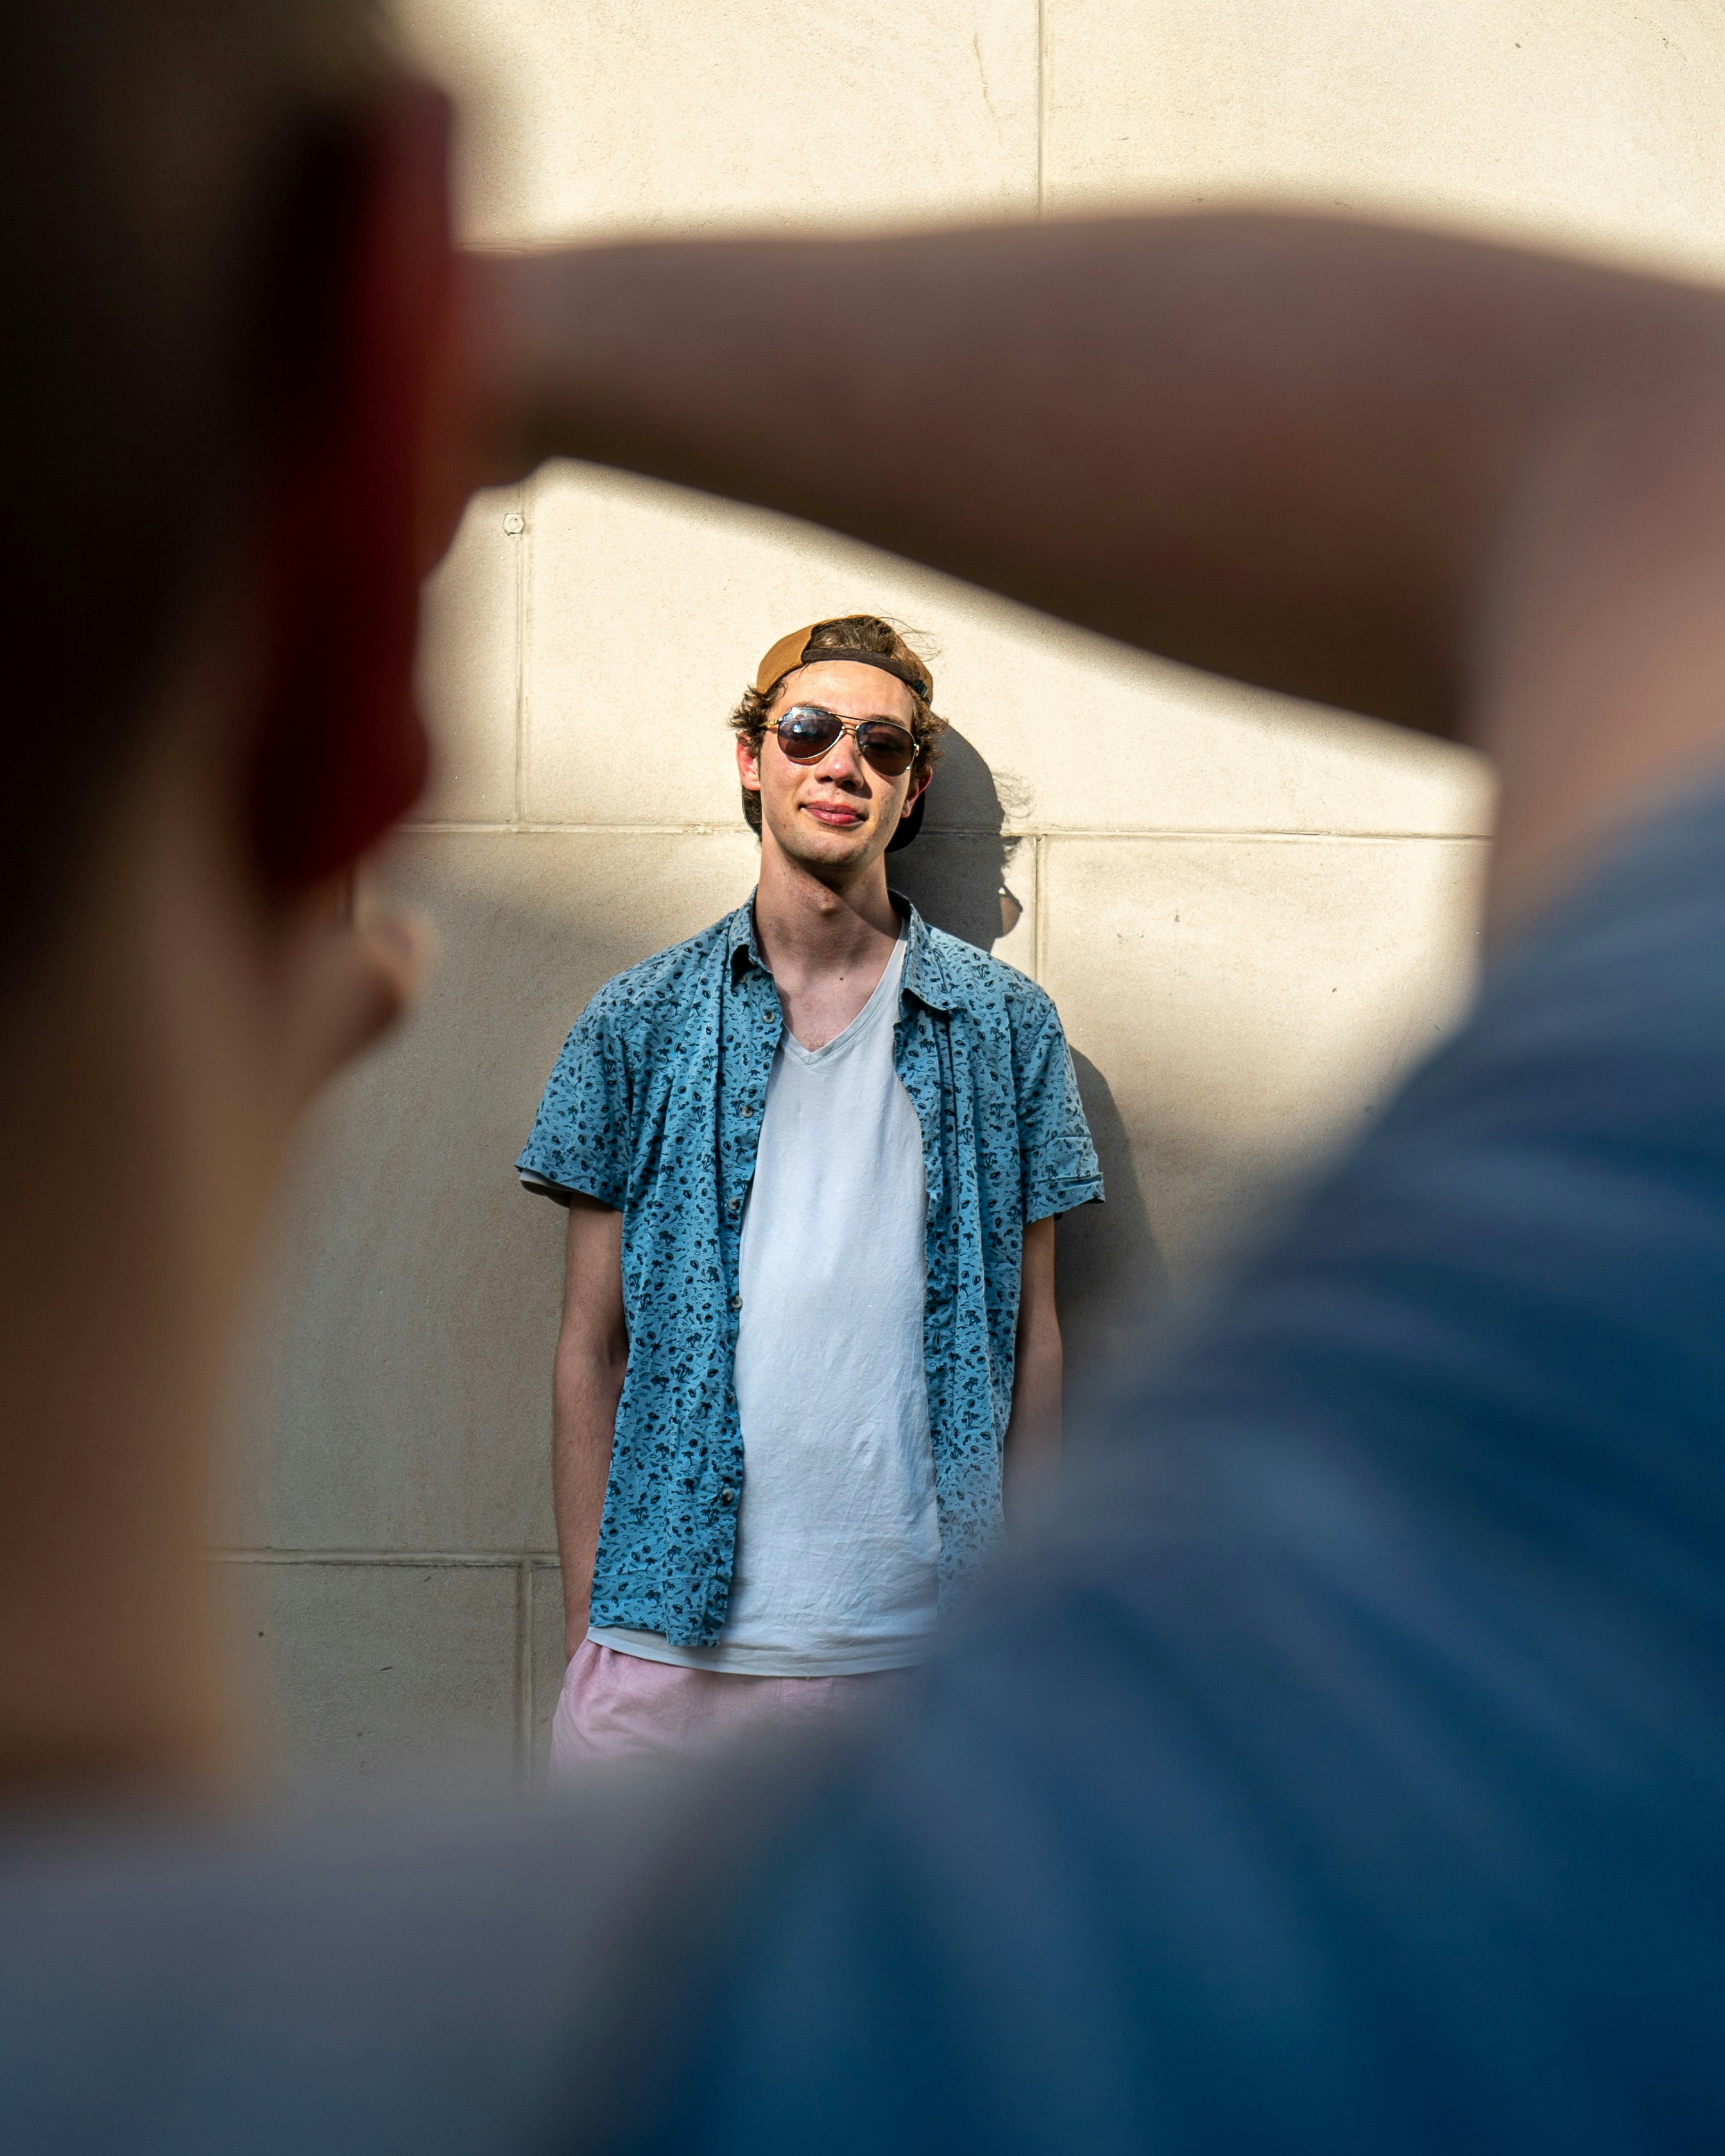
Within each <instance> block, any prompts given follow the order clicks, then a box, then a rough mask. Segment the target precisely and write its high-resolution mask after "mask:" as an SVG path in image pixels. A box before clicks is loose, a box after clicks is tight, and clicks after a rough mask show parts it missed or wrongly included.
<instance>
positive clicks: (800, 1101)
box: [516, 614, 1102, 1780]
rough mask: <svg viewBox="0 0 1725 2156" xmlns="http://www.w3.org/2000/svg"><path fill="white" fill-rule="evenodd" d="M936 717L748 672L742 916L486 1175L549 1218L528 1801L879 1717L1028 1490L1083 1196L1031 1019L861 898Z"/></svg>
mask: <svg viewBox="0 0 1725 2156" xmlns="http://www.w3.org/2000/svg"><path fill="white" fill-rule="evenodd" d="M933 695H934V678H933V675H932V673H931V672H930V671H929V669H928V667H927V664H926V662H925V661H924V660H922V659H921V658H919V657H918V655H917V654H916V652H915V651H913V650H912V649H911V647H910V645H909V644H906V642H905V640H904V639H903V638H902V637H901V636H900V635H899V634H897V632H896V630H895V629H893V627H892V625H891V623H889V622H886V621H884V620H882V619H880V617H879V616H878V615H874V614H845V615H841V616H839V617H837V618H835V619H832V620H829V621H821V622H812V623H810V624H808V625H807V626H806V627H804V628H802V629H793V631H792V632H791V633H790V634H788V635H787V636H783V637H780V638H778V639H776V640H775V641H774V643H773V646H772V648H771V649H769V650H768V652H767V654H765V656H764V657H763V658H762V660H761V662H760V664H759V665H758V666H757V669H756V670H755V677H754V680H753V682H752V684H751V685H750V686H749V688H748V689H747V690H746V691H745V692H744V695H743V697H742V701H741V703H740V704H739V705H738V706H737V711H735V713H734V714H733V716H732V726H733V727H734V729H735V730H736V732H737V767H738V776H739V779H740V783H741V785H742V799H743V812H744V815H745V817H746V819H747V821H748V823H749V824H750V825H751V827H752V829H754V831H755V832H756V834H757V836H758V837H759V839H760V841H761V875H760V880H759V882H758V884H757V887H756V889H755V891H754V892H753V893H752V896H750V897H749V898H748V899H747V901H745V902H744V903H743V905H742V906H739V907H737V909H736V911H734V912H732V914H730V915H729V916H727V917H726V919H725V920H723V921H719V922H716V924H715V925H714V926H713V927H711V928H709V929H707V930H706V931H705V932H703V933H702V934H701V935H699V936H696V937H692V938H691V939H690V940H689V941H688V942H684V943H680V944H677V945H675V946H674V947H673V948H671V949H670V950H669V951H661V952H658V953H656V954H655V956H654V957H650V958H646V959H644V960H643V961H642V962H640V963H639V965H636V966H632V967H631V968H629V971H628V972H627V973H620V974H619V975H618V976H617V978H615V979H614V980H612V981H609V982H608V983H606V985H605V986H604V987H603V988H602V989H601V990H600V991H599V993H598V995H597V996H595V997H594V998H593V1000H592V1002H591V1003H589V1004H588V1006H587V1009H585V1010H584V1011H583V1013H582V1014H581V1016H580V1018H579V1019H578V1020H577V1021H576V1024H575V1026H574V1029H573V1030H572V1032H571V1034H570V1035H569V1038H568V1040H567V1043H566V1044H565V1045H564V1048H563V1050H562V1054H561V1055H559V1057H558V1058H557V1065H556V1067H555V1068H554V1070H552V1075H551V1078H550V1081H549V1082H548V1083H547V1086H546V1089H545V1096H544V1099H543V1100H542V1102H541V1104H540V1108H539V1113H538V1115H537V1116H536V1118H535V1121H534V1125H533V1129H532V1132H531V1135H530V1136H529V1137H528V1141H527V1144H526V1150H525V1151H524V1152H522V1154H521V1158H520V1160H519V1161H518V1162H517V1163H516V1168H517V1170H518V1172H519V1173H520V1175H521V1181H522V1183H523V1184H524V1185H525V1186H526V1188H528V1189H530V1190H535V1191H539V1192H542V1193H544V1194H545V1195H546V1196H547V1197H550V1198H552V1199H555V1200H557V1202H558V1203H560V1204H564V1205H566V1206H567V1207H568V1209H569V1229H568V1235H567V1263H566V1267H565V1273H564V1293H563V1321H562V1328H561V1332H560V1335H559V1338H558V1342H557V1362H556V1378H555V1383H554V1386H553V1402H554V1411H553V1447H554V1450H553V1477H552V1481H553V1486H554V1489H555V1491H556V1497H557V1548H558V1554H559V1555H560V1557H561V1558H562V1582H563V1603H564V1610H565V1620H566V1640H565V1648H566V1652H567V1657H568V1661H567V1669H566V1671H565V1675H564V1678H563V1684H562V1691H561V1693H560V1695H559V1697H558V1700H557V1712H556V1715H555V1717H554V1719H553V1722H552V1738H551V1770H552V1777H553V1779H557V1780H566V1779H571V1778H573V1777H576V1776H578V1775H579V1774H581V1772H582V1771H583V1768H584V1767H585V1766H586V1765H587V1764H588V1763H590V1762H592V1761H593V1760H596V1759H607V1758H649V1757H659V1758H677V1757H683V1756H685V1755H687V1754H689V1753H696V1752H701V1751H706V1750H708V1749H710V1748H711V1747H712V1746H713V1745H715V1744H719V1743H726V1742H727V1741H729V1740H730V1739H732V1738H735V1737H737V1736H740V1735H742V1734H745V1733H752V1732H759V1731H766V1730H772V1731H784V1730H788V1729H791V1728H798V1729H802V1730H804V1731H810V1730H814V1731H819V1730H821V1729H824V1728H826V1727H829V1726H830V1725H832V1724H833V1723H834V1722H835V1721H837V1720H839V1719H842V1718H845V1717H851V1716H854V1715H855V1713H857V1712H860V1711H869V1710H872V1709H874V1708H876V1707H881V1706H884V1705H885V1704H886V1700H887V1699H888V1698H890V1697H891V1695H892V1693H893V1691H895V1690H896V1688H897V1687H898V1686H900V1685H901V1683H902V1681H903V1673H904V1672H905V1671H909V1670H911V1669H914V1668H915V1667H916V1665H917V1664H918V1663H920V1662H922V1661H924V1660H925V1659H926V1658H927V1655H928V1653H929V1650H930V1649H931V1648H932V1645H933V1643H934V1639H935V1633H936V1627H937V1622H938V1620H939V1615H940V1613H941V1610H942V1606H943V1605H944V1606H945V1607H947V1608H948V1609H950V1608H951V1606H952V1601H953V1599H954V1598H955V1597H956V1596H957V1595H958V1594H961V1593H962V1591H963V1586H964V1584H965V1581H966V1580H967V1578H971V1577H973V1576H974V1575H975V1573H976V1572H977V1570H978V1568H979V1566H980V1565H981V1564H982V1563H983V1562H984V1561H985V1560H986V1558H988V1554H989V1553H990V1552H991V1550H992V1549H993V1548H994V1546H995V1544H996V1543H997V1541H998V1539H999V1532H1000V1528H1001V1526H1002V1524H1003V1521H1004V1503H1005V1499H1006V1496H1007V1493H1008V1491H1011V1493H1012V1495H1013V1497H1014V1505H1015V1508H1020V1509H1021V1502H1020V1501H1021V1500H1022V1498H1023V1496H1024V1493H1025V1492H1026V1491H1032V1490H1034V1489H1035V1488H1037V1486H1047V1485H1048V1484H1049V1483H1050V1481H1051V1479H1052V1476H1053V1474H1054V1471H1055V1468H1056V1467H1057V1466H1058V1462H1059V1458H1060V1378H1061V1353H1060V1320H1059V1318H1058V1317H1057V1315H1056V1313H1055V1250H1054V1238H1055V1220H1056V1219H1057V1218H1058V1216H1059V1215H1060V1214H1061V1213H1063V1212H1070V1210H1071V1209H1073V1208H1074V1207H1075V1206H1078V1205H1087V1204H1092V1203H1094V1202H1095V1201H1096V1199H1099V1198H1100V1197H1101V1192H1102V1183H1101V1174H1100V1173H1099V1171H1098V1168H1097V1166H1096V1149H1095V1147H1093V1146H1092V1145H1091V1138H1090V1132H1089V1129H1088V1127H1087V1126H1086V1122H1085V1120H1084V1111H1083V1108H1082V1107H1081V1106H1080V1104H1079V1099H1078V1086H1077V1081H1076V1079H1075V1077H1074V1075H1073V1072H1072V1062H1071V1058H1070V1055H1068V1054H1067V1051H1066V1043H1065V1035H1064V1034H1062V1032H1061V1030H1060V1019H1059V1017H1058V1016H1057V1015H1056V1014H1055V1007H1054V1005H1053V1004H1052V1003H1051V1002H1050V999H1049V998H1048V997H1047V996H1046V995H1045V993H1043V991H1042V990H1041V989H1040V988H1037V987H1036V986H1035V985H1034V983H1032V982H1030V981H1028V980H1026V979H1025V978H1024V975H1023V974H1022V973H1018V972H1017V971H1016V970H1015V969H1014V968H1012V967H1010V966H1009V965H1006V964H1005V963H1004V962H1003V961H1002V960H1000V959H999V958H993V957H989V956H988V953H987V952H982V951H978V950H976V949H975V948H974V947H973V946H971V945H969V944H967V943H963V942H960V941H959V940H958V938H957V937H953V936H948V935H946V934H945V933H943V932H942V931H941V930H940V929H937V928H931V927H929V925H928V924H927V922H926V921H924V920H923V919H922V916H921V915H919V914H918V913H917V911H916V908H915V907H914V906H912V905H911V903H910V901H909V900H908V899H906V898H904V897H902V896H895V895H894V893H893V892H892V891H891V890H890V889H889V887H888V885H887V867H886V856H887V854H888V853H889V852H890V851H891V850H893V849H894V848H895V847H897V848H900V849H901V848H902V847H903V846H904V845H906V844H910V843H911V842H913V841H914V839H915V837H916V830H917V828H918V826H919V824H921V821H922V809H923V806H924V802H925V799H926V795H927V787H928V784H929V781H930V778H931V777H932V773H933V768H934V763H935V760H936V758H937V756H938V754H939V745H938V744H939V736H940V732H941V730H942V727H943V726H944V724H945V721H943V720H942V719H940V718H939V717H937V715H936V713H935V711H934V710H933V708H932V697H933Z"/></svg>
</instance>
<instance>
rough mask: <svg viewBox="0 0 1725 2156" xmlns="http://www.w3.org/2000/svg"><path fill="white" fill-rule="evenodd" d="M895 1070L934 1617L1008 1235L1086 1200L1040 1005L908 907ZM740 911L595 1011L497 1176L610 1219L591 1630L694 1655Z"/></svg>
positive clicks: (720, 1336)
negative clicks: (918, 1300) (609, 1411)
mask: <svg viewBox="0 0 1725 2156" xmlns="http://www.w3.org/2000/svg"><path fill="white" fill-rule="evenodd" d="M895 902H896V904H897V905H898V906H899V908H900V910H901V912H902V913H904V914H905V916H906V920H907V924H908V925H907V930H906V951H905V962H904V973H903V980H902V985H901V995H900V1004H899V1018H898V1023H897V1026H896V1035H895V1061H896V1066H897V1070H898V1075H899V1076H900V1078H901V1081H903V1084H904V1087H905V1091H906V1092H907V1093H908V1094H909V1095H910V1096H911V1102H912V1104H913V1106H915V1108H916V1116H917V1121H918V1122H920V1123H921V1125H922V1160H923V1170H924V1175H925V1179H926V1183H927V1193H928V1226H927V1261H928V1286H927V1303H926V1306H925V1316H924V1320H923V1342H924V1359H925V1367H926V1369H927V1378H928V1412H929V1428H930V1436H931V1440H932V1446H933V1452H934V1479H935V1496H936V1502H937V1508H938V1512H939V1517H940V1532H941V1561H940V1573H941V1594H942V1605H943V1606H944V1604H945V1603H946V1601H947V1599H948V1598H949V1596H950V1594H951V1592H952V1589H953V1587H954V1586H955V1585H956V1584H957V1582H958V1580H959V1579H960V1578H962V1576H963V1574H964V1573H966V1572H967V1571H968V1569H969V1568H971V1567H972V1566H973V1565H974V1564H975V1563H977V1561H978V1559H979V1558H982V1557H983V1555H984V1554H985V1553H987V1551H988V1548H989V1546H990V1545H991V1543H993V1540H994V1538H995V1537H996V1535H997V1534H998V1532H999V1527H1000V1517H1001V1512H1000V1460H1001V1447H1002V1445H1003V1443H1004V1439H1005V1436H1006V1425H1007V1421H1008V1419H1009V1415H1010V1414H1011V1411H1012V1386H1013V1358H1014V1342H1015V1335H1016V1332H1017V1328H1018V1308H1019V1261H1020V1256H1021V1253H1022V1250H1023V1243H1024V1229H1025V1228H1026V1227H1027V1226H1028V1225H1029V1224H1030V1223H1031V1222H1032V1221H1034V1220H1040V1219H1046V1218H1047V1217H1048V1216H1049V1215H1050V1214H1055V1213H1065V1212H1069V1211H1070V1210H1071V1209H1072V1208H1073V1207H1074V1206H1077V1205H1084V1204H1089V1203H1090V1202H1091V1200H1092V1199H1100V1198H1101V1194H1102V1180H1101V1173H1100V1172H1099V1171H1098V1168H1097V1165H1096V1149H1095V1147H1093V1146H1092V1144H1091V1136H1090V1131H1089V1128H1088V1127H1087V1126H1086V1122H1085V1120H1084V1111H1083V1109H1082V1107H1081V1106H1080V1104H1079V1099H1078V1087H1077V1085H1076V1081H1075V1080H1074V1078H1073V1075H1072V1060H1071V1058H1070V1055H1068V1053H1067V1050H1066V1041H1065V1034H1063V1033H1062V1032H1061V1030H1060V1019H1059V1017H1058V1016H1057V1015H1056V1014H1055V1007H1054V1005H1053V1004H1052V1003H1050V1000H1049V998H1047V996H1045V994H1044V993H1043V992H1042V990H1041V989H1040V988H1037V987H1036V986H1035V984H1034V983H1033V982H1031V981H1029V980H1027V979H1026V978H1024V975H1023V974H1022V973H1017V972H1015V971H1014V968H1012V967H1010V966H1008V965H1004V964H1003V963H1002V962H1001V961H1000V960H999V959H998V958H993V957H988V954H987V953H986V952H982V951H978V950H977V949H976V948H975V947H973V946H972V945H971V944H968V943H963V942H959V941H958V939H957V937H952V936H947V935H946V934H944V933H942V931H941V930H939V929H937V928H931V927H928V926H927V923H926V922H925V921H923V920H922V916H920V915H919V914H918V913H917V912H916V909H915V908H914V907H913V906H910V905H909V904H908V902H907V901H905V900H903V899H899V900H896V901H895ZM783 1024H784V1021H783V1014H782V1012H781V1009H780V1005H779V1000H778V989H777V988H776V987H775V986H774V984H773V977H772V975H771V974H770V973H768V971H767V968H766V966H765V964H764V962H763V961H762V957H761V952H760V948H759V947H758V945H757V943H756V941H755V933H754V908H753V906H752V903H751V904H748V905H745V906H739V907H738V908H737V911H736V912H735V913H733V914H732V915H731V916H729V917H728V918H727V919H726V920H724V921H719V922H718V923H716V926H714V927H711V928H709V929H707V930H706V931H705V932H703V933H702V934H701V935H699V936H696V937H691V939H690V941H689V942H686V943H680V944H678V945H676V946H675V947H674V948H673V949H671V950H669V951H661V952H660V953H659V954H658V956H657V957H652V958H648V959H645V960H644V961H643V962H642V963H641V964H640V965H639V966H632V967H630V968H629V971H628V972H627V973H619V975H618V976H617V977H616V978H615V979H614V980H612V981H608V982H607V983H606V984H605V986H604V987H603V988H601V989H600V990H599V992H598V994H597V995H596V996H595V997H594V998H593V1001H592V1002H591V1003H590V1004H588V1007H587V1009H585V1010H584V1011H583V1013H582V1014H581V1016H580V1018H579V1019H578V1020H577V1021H576V1024H575V1028H574V1030H573V1031H572V1033H571V1034H570V1035H569V1038H568V1040H567V1043H566V1044H565V1045H564V1048H563V1051H562V1055H560V1056H559V1057H558V1058H557V1065H556V1068H555V1069H554V1070H552V1074H551V1079H550V1081H549V1083H548V1084H547V1086H546V1089H545V1096H544V1098H543V1100H542V1101H541V1102H540V1105H539V1113H538V1115H537V1116H536V1119H535V1121H534V1124H533V1129H532V1133H531V1137H529V1138H528V1140H527V1144H526V1151H525V1152H523V1153H522V1154H521V1158H520V1160H519V1161H518V1162H517V1163H516V1167H517V1169H518V1171H519V1173H520V1174H521V1180H522V1182H523V1183H525V1184H526V1186H527V1187H528V1188H530V1189H533V1190H538V1191H542V1192H544V1193H546V1194H547V1196H550V1197H553V1198H562V1199H564V1200H565V1202H567V1196H568V1194H569V1193H571V1192H573V1191H582V1192H585V1193H587V1194H588V1196H590V1197H593V1198H597V1199H599V1200H600V1201H601V1202H602V1203H603V1204H607V1205H614V1206H616V1207H617V1208H618V1209H619V1210H620V1211H621V1213H622V1214H623V1301H624V1312H625V1315H626V1317H627V1320H628V1324H629V1370H628V1374H627V1376H626V1377H625V1378H624V1387H623V1396H622V1399H621V1400H620V1402H619V1405H618V1409H617V1429H616V1437H615V1441H614V1445H613V1448H612V1455H611V1472H610V1481H609V1484H608V1487H607V1490H606V1494H605V1511H604V1518H603V1524H602V1526H601V1527H600V1530H599V1546H598V1561H597V1563H596V1564H595V1567H594V1572H593V1623H594V1624H595V1625H626V1626H629V1627H630V1628H632V1629H634V1630H640V1631H647V1632H660V1633H662V1634H664V1635H665V1637H666V1638H667V1639H669V1640H673V1641H675V1643H676V1644H678V1645H685V1646H695V1645H711V1644H712V1643H713V1642H714V1641H715V1640H717V1638H718V1636H719V1634H720V1632H721V1630H722V1628H723V1625H724V1623H725V1613H726V1603H727V1601H728V1599H729V1596H730V1591H731V1568H732V1555H733V1552H734V1548H735V1543H736V1533H737V1498H738V1496H739V1495H740V1493H741V1491H742V1478H743V1473H744V1462H743V1445H742V1430H741V1429H740V1427H739V1425H738V1422H737V1392H736V1387H735V1383H734V1371H735V1364H736V1358H737V1309H738V1307H739V1303H738V1300H737V1259H738V1252H739V1246H740V1244H741V1240H742V1215H743V1206H744V1202H745V1200H746V1199H747V1195H748V1187H749V1181H750V1178H752V1175H753V1173H754V1168H755V1148H756V1146H757V1142H758V1140H759V1137H760V1134H761V1119H762V1114H763V1112H764V1111H765V1108H766V1103H767V1079H768V1073H769V1071H770V1070H772V1067H773V1053H774V1051H775V1050H776V1049H777V1048H778V1043H779V1038H780V1035H781V1034H782V1033H783Z"/></svg>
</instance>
